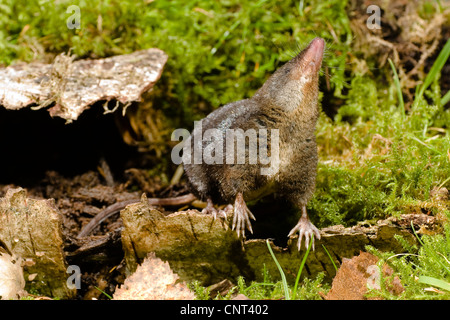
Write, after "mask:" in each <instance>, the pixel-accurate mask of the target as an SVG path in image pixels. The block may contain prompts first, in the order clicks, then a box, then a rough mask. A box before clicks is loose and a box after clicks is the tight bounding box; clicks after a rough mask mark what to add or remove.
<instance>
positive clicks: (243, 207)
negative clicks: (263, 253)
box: [232, 192, 256, 237]
mask: <svg viewBox="0 0 450 320" xmlns="http://www.w3.org/2000/svg"><path fill="white" fill-rule="evenodd" d="M250 218H252V219H253V220H256V219H255V216H254V215H253V214H252V213H251V211H250V210H249V209H248V207H247V204H246V203H245V201H244V197H243V196H242V193H240V192H239V193H238V194H237V195H236V200H235V201H234V215H233V224H232V230H236V233H237V235H238V237H241V236H242V237H244V236H245V229H247V230H248V231H250V232H251V233H253V230H252V224H251V222H250Z"/></svg>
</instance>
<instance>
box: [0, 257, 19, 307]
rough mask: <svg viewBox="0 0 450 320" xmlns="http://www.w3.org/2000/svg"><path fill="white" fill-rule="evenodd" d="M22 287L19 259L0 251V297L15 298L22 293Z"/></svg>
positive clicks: (5, 298) (4, 298) (3, 298)
mask: <svg viewBox="0 0 450 320" xmlns="http://www.w3.org/2000/svg"><path fill="white" fill-rule="evenodd" d="M24 287H25V280H24V278H23V271H22V267H21V265H20V259H18V258H17V257H13V256H10V255H9V254H8V253H6V252H3V251H0V299H2V300H10V299H17V298H19V297H20V296H21V295H22V293H24Z"/></svg>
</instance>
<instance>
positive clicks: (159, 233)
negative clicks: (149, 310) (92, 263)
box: [121, 202, 437, 285]
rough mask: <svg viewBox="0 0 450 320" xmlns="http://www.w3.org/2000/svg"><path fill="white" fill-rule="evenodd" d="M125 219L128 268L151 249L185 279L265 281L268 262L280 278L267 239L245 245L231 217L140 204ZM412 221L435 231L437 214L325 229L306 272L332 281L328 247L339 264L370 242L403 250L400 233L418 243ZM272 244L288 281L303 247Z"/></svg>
mask: <svg viewBox="0 0 450 320" xmlns="http://www.w3.org/2000/svg"><path fill="white" fill-rule="evenodd" d="M121 218H122V221H123V224H124V230H123V232H122V244H123V249H124V251H125V260H126V263H127V267H128V269H129V271H130V272H132V271H133V270H135V269H136V266H137V265H138V263H139V262H140V261H142V259H143V258H144V257H146V255H147V254H148V253H149V252H155V253H156V255H157V256H158V257H159V258H161V259H163V260H164V261H168V262H169V263H170V266H171V268H172V269H173V270H174V272H176V273H177V274H179V275H180V278H181V279H182V280H192V279H196V280H200V281H201V282H202V283H203V284H205V285H209V284H212V283H215V282H218V281H220V280H222V279H224V278H229V279H233V277H236V276H238V275H244V276H245V277H246V278H247V279H256V280H260V281H261V280H262V272H261V271H262V270H263V267H264V265H265V267H266V269H267V270H268V271H269V273H270V274H271V275H272V276H273V277H274V278H275V279H276V278H277V277H278V276H279V272H278V269H277V267H276V265H275V263H274V261H273V259H272V257H271V256H270V254H269V251H268V248H267V244H266V241H265V240H261V239H256V240H255V239H253V240H248V241H245V242H244V243H242V242H241V241H240V240H239V239H238V238H237V236H236V233H235V232H234V231H232V230H231V228H230V223H231V220H232V217H231V215H229V216H228V217H227V220H226V221H225V220H224V219H219V218H218V219H216V220H214V218H213V217H212V216H210V215H204V214H202V213H200V212H199V211H197V210H187V211H181V212H177V213H174V214H170V215H167V216H165V215H163V214H162V213H161V212H159V211H158V210H156V209H155V208H153V207H150V206H148V204H146V203H144V202H140V203H137V204H133V205H130V206H128V207H127V208H126V209H124V210H122V212H121ZM411 221H412V222H413V224H414V227H415V228H417V229H418V228H426V229H429V230H431V229H433V228H434V227H435V225H436V224H437V222H436V220H435V218H434V217H430V216H427V215H421V214H419V215H415V214H411V215H403V216H402V217H400V218H389V219H386V220H381V221H379V222H378V223H377V224H376V225H371V226H364V225H359V226H354V227H351V228H344V227H343V226H333V227H330V228H324V229H322V230H321V235H322V239H321V240H319V241H317V240H316V243H315V248H316V249H315V251H312V252H311V253H310V254H309V256H308V259H307V261H306V267H305V268H304V271H303V275H304V276H305V275H307V276H315V275H317V274H318V273H319V272H325V276H326V277H327V278H328V279H332V278H333V277H334V275H335V273H336V271H335V268H334V266H333V264H332V261H331V259H330V257H329V256H328V254H327V253H326V251H325V249H324V248H326V249H327V250H328V253H329V254H330V255H331V258H332V259H333V261H334V263H335V264H336V265H340V264H341V262H342V259H343V258H352V257H353V256H355V255H358V254H359V253H360V251H364V250H365V246H367V245H372V246H374V247H375V248H377V249H379V250H382V251H392V252H396V253H398V252H401V251H402V250H403V249H402V247H401V245H400V244H399V242H398V241H397V240H396V239H395V237H394V236H395V235H401V236H403V237H404V238H405V239H406V240H407V241H409V242H411V243H413V242H415V241H416V238H415V236H414V235H413V234H412V232H411V230H410V228H411ZM271 245H272V248H273V251H274V253H275V255H276V257H277V260H278V262H279V263H280V264H281V266H282V267H283V270H284V271H285V273H286V276H287V278H288V280H289V281H294V280H295V277H296V275H297V272H298V268H299V265H300V263H301V260H302V258H303V256H304V250H302V251H300V252H298V251H297V239H296V238H292V239H291V240H289V242H288V247H287V248H280V247H276V246H274V245H273V243H271Z"/></svg>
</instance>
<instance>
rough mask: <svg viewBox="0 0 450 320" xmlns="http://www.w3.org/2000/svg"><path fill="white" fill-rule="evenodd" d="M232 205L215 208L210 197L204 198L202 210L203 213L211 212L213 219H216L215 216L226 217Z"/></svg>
mask: <svg viewBox="0 0 450 320" xmlns="http://www.w3.org/2000/svg"><path fill="white" fill-rule="evenodd" d="M231 208H232V206H231V205H228V206H226V207H225V208H224V209H223V210H217V209H216V208H214V204H213V202H212V200H211V199H207V200H206V207H205V208H204V209H203V210H202V213H203V214H211V215H212V216H213V217H214V220H215V219H217V216H218V215H219V216H222V217H223V218H225V219H226V218H227V211H229V210H231Z"/></svg>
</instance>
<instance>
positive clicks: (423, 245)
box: [411, 221, 450, 274]
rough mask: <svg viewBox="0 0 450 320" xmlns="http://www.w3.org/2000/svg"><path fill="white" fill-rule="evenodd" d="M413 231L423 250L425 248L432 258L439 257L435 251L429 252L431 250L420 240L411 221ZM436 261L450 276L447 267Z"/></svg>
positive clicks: (449, 270)
mask: <svg viewBox="0 0 450 320" xmlns="http://www.w3.org/2000/svg"><path fill="white" fill-rule="evenodd" d="M411 229H412V231H413V232H414V235H415V236H416V238H417V240H418V241H419V243H420V245H421V246H422V248H424V250H425V251H426V252H427V253H428V254H429V255H430V256H433V257H437V255H436V252H433V251H431V250H429V249H428V248H427V246H425V244H424V243H423V241H422V239H420V237H419V235H418V234H417V233H416V230H415V229H414V224H413V222H412V221H411ZM435 260H436V261H437V262H438V263H439V264H440V265H441V267H442V268H443V269H444V270H445V271H446V272H447V273H448V274H450V269H449V268H448V267H447V266H446V265H444V264H443V263H442V262H441V261H440V260H439V259H438V258H436V259H435Z"/></svg>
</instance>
